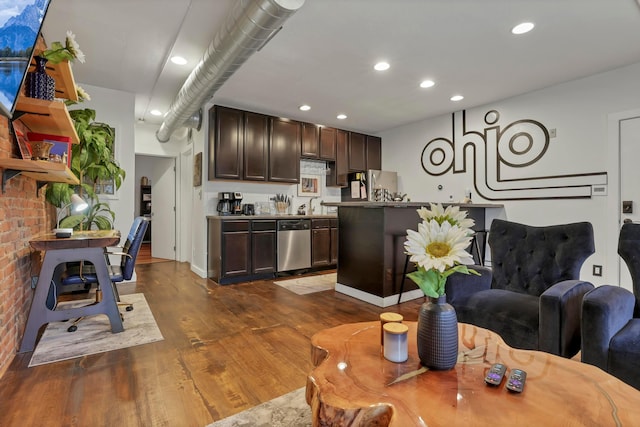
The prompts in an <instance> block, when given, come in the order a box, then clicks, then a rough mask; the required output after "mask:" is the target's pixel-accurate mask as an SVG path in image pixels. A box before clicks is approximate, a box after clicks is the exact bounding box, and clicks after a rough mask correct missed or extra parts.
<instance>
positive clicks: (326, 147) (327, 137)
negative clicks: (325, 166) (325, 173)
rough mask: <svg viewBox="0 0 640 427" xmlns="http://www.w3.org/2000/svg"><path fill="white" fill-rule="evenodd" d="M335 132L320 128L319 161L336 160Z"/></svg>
mask: <svg viewBox="0 0 640 427" xmlns="http://www.w3.org/2000/svg"><path fill="white" fill-rule="evenodd" d="M336 132H337V129H335V128H328V127H321V128H320V159H321V160H329V161H335V160H336Z"/></svg>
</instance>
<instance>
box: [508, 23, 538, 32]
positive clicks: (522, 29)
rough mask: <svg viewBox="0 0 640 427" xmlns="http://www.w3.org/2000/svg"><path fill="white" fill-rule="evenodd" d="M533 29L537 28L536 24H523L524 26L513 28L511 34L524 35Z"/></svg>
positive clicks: (519, 25)
mask: <svg viewBox="0 0 640 427" xmlns="http://www.w3.org/2000/svg"><path fill="white" fill-rule="evenodd" d="M533 27H535V24H534V23H533V22H523V23H522V24H518V25H516V26H515V27H513V28H512V29H511V32H512V33H513V34H524V33H528V32H529V31H531V30H533Z"/></svg>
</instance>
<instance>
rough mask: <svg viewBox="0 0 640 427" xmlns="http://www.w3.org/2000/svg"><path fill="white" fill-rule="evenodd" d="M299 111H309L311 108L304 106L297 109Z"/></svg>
mask: <svg viewBox="0 0 640 427" xmlns="http://www.w3.org/2000/svg"><path fill="white" fill-rule="evenodd" d="M298 108H299V109H300V111H309V110H311V107H310V106H308V105H307V104H305V105H301V106H300V107H298Z"/></svg>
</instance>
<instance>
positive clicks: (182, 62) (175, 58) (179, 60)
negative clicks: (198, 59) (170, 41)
mask: <svg viewBox="0 0 640 427" xmlns="http://www.w3.org/2000/svg"><path fill="white" fill-rule="evenodd" d="M171 62H173V63H174V64H177V65H185V64H186V63H187V60H186V59H184V58H183V57H182V56H172V57H171Z"/></svg>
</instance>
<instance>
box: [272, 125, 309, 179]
mask: <svg viewBox="0 0 640 427" xmlns="http://www.w3.org/2000/svg"><path fill="white" fill-rule="evenodd" d="M300 144H301V142H300V122H296V121H293V120H288V119H281V118H277V117H271V137H270V138H269V181H272V182H289V183H293V184H297V183H298V181H299V180H300Z"/></svg>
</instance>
